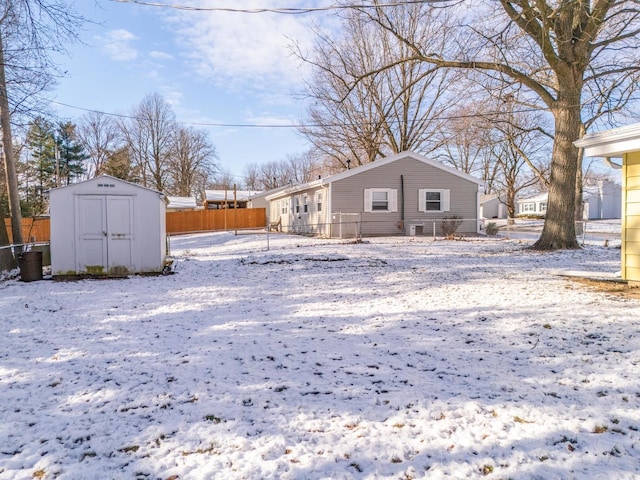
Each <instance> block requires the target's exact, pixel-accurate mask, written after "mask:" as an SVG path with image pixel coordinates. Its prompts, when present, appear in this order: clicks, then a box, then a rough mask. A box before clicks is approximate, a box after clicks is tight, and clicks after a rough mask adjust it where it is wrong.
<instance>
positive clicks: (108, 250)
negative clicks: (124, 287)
mask: <svg viewBox="0 0 640 480" xmlns="http://www.w3.org/2000/svg"><path fill="white" fill-rule="evenodd" d="M76 202H77V203H76V215H77V216H76V225H77V228H78V245H77V248H76V265H77V271H78V272H83V273H84V272H86V273H90V274H94V275H104V274H109V275H125V274H127V273H129V272H130V271H132V270H133V262H132V257H133V255H132V252H133V197H128V196H121V195H79V196H78V197H77V200H76Z"/></svg>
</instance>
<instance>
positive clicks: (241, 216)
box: [167, 208, 267, 234]
mask: <svg viewBox="0 0 640 480" xmlns="http://www.w3.org/2000/svg"><path fill="white" fill-rule="evenodd" d="M266 225H267V209H266V208H236V209H233V208H229V209H222V210H192V211H183V212H167V233H169V234H177V233H191V232H210V231H214V230H236V229H238V230H239V229H243V228H264V227H266Z"/></svg>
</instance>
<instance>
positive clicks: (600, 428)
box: [593, 425, 609, 433]
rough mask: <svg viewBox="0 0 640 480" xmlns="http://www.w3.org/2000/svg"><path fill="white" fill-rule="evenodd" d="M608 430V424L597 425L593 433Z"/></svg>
mask: <svg viewBox="0 0 640 480" xmlns="http://www.w3.org/2000/svg"><path fill="white" fill-rule="evenodd" d="M607 430H609V427H607V426H606V425H596V426H595V427H593V433H605V432H606V431H607Z"/></svg>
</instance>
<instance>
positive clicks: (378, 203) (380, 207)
mask: <svg viewBox="0 0 640 480" xmlns="http://www.w3.org/2000/svg"><path fill="white" fill-rule="evenodd" d="M364 211H365V212H397V211H398V191H397V190H396V189H394V188H365V190H364Z"/></svg>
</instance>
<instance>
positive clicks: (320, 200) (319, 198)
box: [316, 193, 322, 212]
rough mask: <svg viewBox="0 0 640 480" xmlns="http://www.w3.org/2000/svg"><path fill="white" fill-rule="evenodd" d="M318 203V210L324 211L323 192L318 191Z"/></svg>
mask: <svg viewBox="0 0 640 480" xmlns="http://www.w3.org/2000/svg"><path fill="white" fill-rule="evenodd" d="M316 203H317V204H318V211H319V212H321V211H322V193H318V194H317V197H316Z"/></svg>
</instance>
